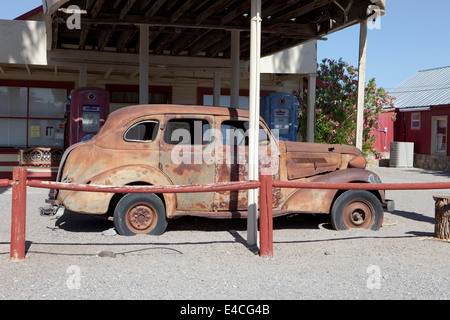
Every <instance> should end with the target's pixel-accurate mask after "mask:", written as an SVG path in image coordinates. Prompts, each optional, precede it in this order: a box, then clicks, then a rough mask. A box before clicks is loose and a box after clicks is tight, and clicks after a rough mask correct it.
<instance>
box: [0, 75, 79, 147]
mask: <svg viewBox="0 0 450 320" xmlns="http://www.w3.org/2000/svg"><path fill="white" fill-rule="evenodd" d="M3 83H4V85H1V86H0V147H2V148H27V147H64V138H65V136H64V130H65V124H66V119H65V114H64V112H65V106H66V100H67V96H68V93H69V92H70V89H71V88H69V87H70V85H69V84H56V85H55V87H56V88H53V87H52V85H51V84H48V83H46V84H44V85H41V83H37V82H33V83H32V84H31V83H30V86H20V85H15V84H14V82H13V81H11V85H9V83H7V82H2V84H3Z"/></svg>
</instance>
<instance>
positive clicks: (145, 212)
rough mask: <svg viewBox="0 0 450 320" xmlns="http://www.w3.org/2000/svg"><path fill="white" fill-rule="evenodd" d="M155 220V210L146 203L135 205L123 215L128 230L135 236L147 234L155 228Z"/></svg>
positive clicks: (156, 217) (156, 216)
mask: <svg viewBox="0 0 450 320" xmlns="http://www.w3.org/2000/svg"><path fill="white" fill-rule="evenodd" d="M157 219H158V215H157V213H156V211H155V209H154V208H153V207H151V206H149V205H148V204H147V203H136V204H135V205H134V206H132V207H131V208H130V209H129V210H128V212H127V213H126V215H125V221H126V224H127V226H128V228H130V230H131V231H133V232H134V233H136V234H146V233H149V231H151V230H152V229H153V228H154V227H155V225H156V221H157Z"/></svg>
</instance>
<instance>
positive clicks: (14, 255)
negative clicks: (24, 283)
mask: <svg viewBox="0 0 450 320" xmlns="http://www.w3.org/2000/svg"><path fill="white" fill-rule="evenodd" d="M13 180H14V181H15V183H14V184H13V187H12V209H11V249H10V259H11V260H12V261H22V260H23V259H25V221H26V213H27V168H25V167H17V168H14V172H13Z"/></svg>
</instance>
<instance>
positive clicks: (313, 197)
mask: <svg viewBox="0 0 450 320" xmlns="http://www.w3.org/2000/svg"><path fill="white" fill-rule="evenodd" d="M248 122H249V115H248V111H246V110H239V109H229V108H222V107H204V106H195V107H192V106H177V105H139V106H132V107H127V108H123V109H120V110H118V111H115V112H113V113H111V114H110V116H109V118H108V120H107V121H106V123H105V124H104V126H103V127H102V128H101V130H100V132H99V133H98V134H97V135H96V136H95V137H93V138H92V139H91V140H89V141H84V142H81V143H79V144H77V145H73V146H71V147H70V148H69V149H68V150H66V152H65V154H64V156H63V159H62V161H61V164H60V168H59V172H58V181H60V182H65V183H77V184H88V185H104V186H133V185H140V186H142V185H160V186H161V185H191V184H212V183H221V182H230V181H244V180H246V179H247V177H248V175H247V170H248V137H247V135H246V131H247V129H248ZM259 130H260V134H259V155H260V158H259V159H260V170H266V172H269V174H271V175H273V179H276V180H281V181H300V182H329V183H338V182H339V183H342V182H344V183H345V182H364V183H379V182H380V179H379V177H378V176H377V175H376V174H374V173H372V172H370V171H367V170H365V166H366V162H365V160H364V158H363V157H362V156H361V152H360V151H359V150H358V149H357V148H354V147H351V146H343V145H325V144H314V143H302V142H289V141H279V140H278V139H276V135H274V133H276V132H271V131H270V130H269V128H268V126H267V124H266V123H265V122H264V121H263V120H262V119H261V120H260V129H259ZM247 194H248V191H247V190H241V191H219V192H201V193H164V194H153V193H129V194H113V193H102V192H100V193H99V192H83V191H67V190H60V191H57V190H56V191H55V190H53V191H52V192H51V194H50V199H48V200H47V202H49V203H51V204H52V205H54V206H64V207H65V208H66V209H67V210H69V211H73V212H80V213H87V214H110V215H112V216H113V221H114V225H115V228H116V230H117V232H118V233H119V234H121V235H134V234H152V235H159V234H162V233H164V231H165V230H166V227H167V222H168V221H169V220H171V219H174V218H177V217H181V216H186V215H190V216H201V217H209V218H243V217H246V214H247ZM387 203H388V201H386V200H385V192H384V191H383V190H379V191H365V190H317V189H294V188H274V189H273V215H274V216H275V217H276V216H282V215H287V214H292V213H324V214H330V215H331V222H332V225H333V227H334V228H335V229H337V230H344V229H350V228H366V229H372V230H378V229H379V228H380V227H381V224H382V221H383V205H384V206H385V207H386V206H387Z"/></svg>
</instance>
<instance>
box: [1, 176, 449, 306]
mask: <svg viewBox="0 0 450 320" xmlns="http://www.w3.org/2000/svg"><path fill="white" fill-rule="evenodd" d="M369 169H370V170H372V171H374V172H376V173H378V174H379V175H380V176H381V178H382V180H383V182H436V181H450V173H444V172H435V171H426V170H420V169H399V168H381V167H371V168H369ZM436 194H444V195H445V194H446V195H448V194H449V191H448V190H429V191H387V197H388V198H390V199H393V200H395V202H396V211H395V212H393V213H385V218H384V223H383V227H382V228H381V230H379V231H368V230H348V231H340V232H338V231H335V230H332V228H331V225H330V223H329V218H328V216H321V215H318V216H305V215H296V216H292V217H282V218H277V219H275V221H274V235H273V238H274V258H273V259H267V258H261V257H259V256H258V255H257V254H256V251H255V250H254V249H252V248H248V247H247V246H246V221H245V220H208V219H200V218H181V219H178V220H175V221H172V222H170V223H169V227H168V230H167V232H166V233H165V234H164V235H162V236H158V237H151V236H134V237H123V236H118V235H115V236H108V235H105V234H104V233H103V231H105V230H109V229H111V228H112V227H113V225H112V222H110V221H107V220H102V219H99V218H96V217H92V216H87V215H79V214H74V213H71V214H70V213H65V214H63V215H61V216H47V217H43V216H40V215H39V212H38V208H39V207H40V206H43V205H44V199H45V198H46V195H47V191H46V190H43V189H34V188H29V190H28V201H27V233H26V240H27V254H26V259H25V260H24V261H22V262H11V261H10V260H9V249H10V248H9V246H10V225H11V217H10V215H11V189H0V207H1V209H0V263H1V272H0V299H3V300H5V299H12V300H16V299H30V300H53V299H58V300H72V299H107V300H109V299H119V300H129V299H164V300H179V299H183V300H185V299H187V300H197V299H204V300H211V299H218V300H229V299H232V300H241V299H257V300H280V299H281V300H300V299H319V300H322V299H333V300H335V299H338V300H341V299H351V300H353V299H362V300H372V299H374V300H381V299H383V300H386V299H387V300H393V299H395V300H400V299H401V300H412V299H420V300H422V299H432V300H448V299H449V298H450V268H449V267H448V262H449V260H450V259H449V258H450V250H449V249H450V247H449V243H448V242H445V241H441V240H437V239H435V238H433V234H434V200H433V198H432V196H433V195H436ZM100 252H109V253H110V254H109V255H108V254H106V255H107V256H106V257H101V256H99V253H100ZM111 253H113V254H112V255H113V256H114V257H111Z"/></svg>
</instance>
